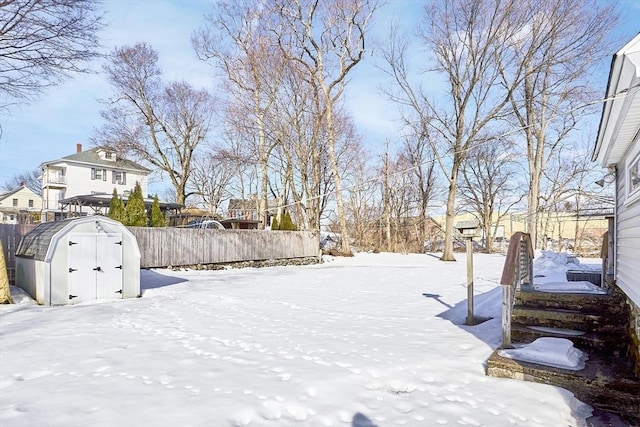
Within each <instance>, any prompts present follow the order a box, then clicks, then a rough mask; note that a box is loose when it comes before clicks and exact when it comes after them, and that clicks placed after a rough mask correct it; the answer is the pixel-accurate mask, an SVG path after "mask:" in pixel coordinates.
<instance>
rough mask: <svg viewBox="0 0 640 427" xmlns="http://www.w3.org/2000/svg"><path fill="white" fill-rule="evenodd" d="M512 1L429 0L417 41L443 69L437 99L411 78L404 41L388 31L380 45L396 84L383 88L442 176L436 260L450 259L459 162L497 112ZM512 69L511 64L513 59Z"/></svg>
mask: <svg viewBox="0 0 640 427" xmlns="http://www.w3.org/2000/svg"><path fill="white" fill-rule="evenodd" d="M515 4H517V2H514V1H498V0H489V1H486V0H455V1H446V2H436V1H434V2H432V3H431V7H427V8H425V10H426V13H427V26H426V29H425V31H423V32H422V34H421V40H422V43H423V45H424V46H425V47H427V48H429V49H430V51H431V52H432V54H433V56H434V58H433V59H434V61H435V67H434V70H435V71H438V72H439V73H440V74H441V75H442V76H444V78H445V83H446V85H447V86H446V101H444V102H442V103H441V104H440V105H438V104H437V103H436V101H435V100H434V97H433V96H431V95H430V94H429V93H428V92H427V91H426V90H425V89H424V86H423V85H420V84H417V83H415V82H414V81H412V80H411V78H410V73H409V69H408V64H407V57H408V43H407V41H406V39H404V40H403V39H402V38H401V37H399V36H398V34H397V32H396V31H395V30H394V31H393V32H392V34H391V37H390V44H389V47H388V48H387V49H386V50H385V52H384V59H385V62H386V63H387V65H388V68H387V72H388V74H389V75H390V76H391V77H392V78H393V80H394V81H395V83H396V87H397V89H396V90H395V91H388V93H387V94H388V95H389V97H390V99H392V100H393V101H395V102H397V103H399V104H400V105H401V106H402V107H404V108H405V109H406V110H408V111H409V113H407V114H408V115H407V116H406V121H407V122H408V123H411V124H413V126H414V127H416V128H423V129H428V132H426V134H425V136H426V137H428V138H429V142H430V144H431V146H432V149H433V152H434V153H435V155H436V158H437V162H438V164H439V166H440V167H441V168H442V171H443V173H444V175H445V177H446V179H447V180H448V184H449V188H448V194H447V202H446V220H445V242H444V251H443V254H442V257H441V260H443V261H454V260H455V258H454V256H453V232H454V228H453V225H454V224H453V221H454V217H455V201H456V193H457V190H458V178H459V172H460V167H461V166H462V164H463V163H464V161H465V159H466V157H467V152H468V150H469V148H470V147H472V146H473V145H474V144H475V143H476V141H477V140H478V138H479V136H480V135H481V132H483V131H484V130H485V129H486V128H487V127H489V126H490V125H491V123H492V122H494V121H495V120H496V119H499V118H501V117H502V115H503V111H504V107H505V105H506V103H507V101H508V99H509V93H510V88H509V87H508V86H506V87H504V86H503V87H502V88H500V87H499V86H498V83H500V77H501V74H500V71H501V67H502V66H504V65H505V64H509V65H511V64H512V60H513V54H512V53H511V52H510V51H509V50H508V49H507V48H506V46H507V44H506V43H505V40H509V39H510V38H511V37H513V36H514V35H516V34H517V33H518V32H519V31H520V29H521V28H522V26H523V25H524V22H526V20H525V19H523V18H522V17H521V16H519V15H518V14H516V13H515V12H516V9H515ZM516 18H517V19H516ZM514 20H515V21H514ZM425 68H427V67H426V66H425ZM512 68H513V69H514V70H517V69H518V67H517V64H516V65H513V66H512ZM514 75H515V76H517V72H516V73H514ZM516 80H517V79H516Z"/></svg>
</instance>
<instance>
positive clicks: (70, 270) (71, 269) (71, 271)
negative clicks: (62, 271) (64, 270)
mask: <svg viewBox="0 0 640 427" xmlns="http://www.w3.org/2000/svg"><path fill="white" fill-rule="evenodd" d="M74 271H78V269H77V268H71V267H69V273H73V272H74Z"/></svg>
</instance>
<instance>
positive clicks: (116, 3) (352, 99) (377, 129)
mask: <svg viewBox="0 0 640 427" xmlns="http://www.w3.org/2000/svg"><path fill="white" fill-rule="evenodd" d="M603 1H606V0H603ZM210 4H211V1H210V0H106V1H105V2H104V8H105V13H106V20H107V22H108V24H109V25H108V26H107V28H106V29H105V31H103V33H102V34H101V37H102V44H103V46H104V51H105V52H110V51H111V50H113V48H114V47H116V46H122V45H125V44H127V45H133V44H135V43H137V42H142V41H144V42H147V43H149V44H151V45H152V46H153V47H154V48H155V49H156V50H158V52H159V55H160V66H161V68H162V70H163V73H164V76H165V78H166V79H167V80H186V81H188V82H189V83H191V84H192V85H194V86H201V87H209V88H213V87H215V86H216V82H215V81H214V79H213V74H212V70H211V68H210V66H209V65H207V64H205V63H203V62H201V61H199V60H197V58H196V57H195V54H194V52H193V49H192V47H191V41H190V37H191V33H192V32H193V31H194V30H196V29H197V28H199V27H200V26H201V25H202V24H203V23H204V19H203V15H204V13H206V12H207V11H208V10H209V7H210ZM422 4H424V1H422V0H391V1H387V4H386V5H385V6H384V7H383V8H382V9H381V10H380V11H379V14H378V17H377V18H376V20H375V21H374V32H375V33H376V34H378V35H382V34H384V31H385V30H386V28H387V27H388V22H389V21H390V20H391V19H397V20H398V22H400V23H401V25H402V26H403V27H406V28H407V29H413V28H414V27H415V26H416V25H417V23H418V22H419V20H420V19H421V18H422V14H421V13H420V12H421V10H422V7H421V6H422ZM619 9H620V11H621V21H620V25H619V26H618V28H616V29H615V36H616V37H619V38H620V40H621V45H622V44H623V43H624V42H626V41H628V40H629V39H631V38H632V37H633V36H634V35H635V34H637V33H638V31H640V23H639V22H640V20H639V19H638V17H639V16H640V0H621V1H620V2H619ZM613 53H614V52H608V53H606V55H605V57H606V59H605V60H603V61H602V66H601V67H599V69H600V68H601V71H599V73H600V74H602V75H601V77H599V81H600V82H601V85H602V93H603V94H604V91H605V88H606V83H607V77H608V70H609V63H610V59H611V55H612V54H613ZM375 61H376V55H375V52H374V54H373V55H370V56H367V57H366V58H365V61H364V62H363V63H361V64H360V65H359V66H358V67H356V69H355V72H354V73H353V75H352V77H351V81H350V86H349V88H348V91H347V92H346V93H345V101H346V103H347V107H348V109H349V111H350V113H351V115H352V116H353V118H354V120H355V122H356V124H357V126H358V127H359V129H360V131H361V132H362V134H363V135H365V143H367V144H369V145H372V146H378V147H380V146H382V144H383V142H384V140H385V138H392V139H393V138H394V134H397V122H396V121H395V120H394V117H395V116H396V113H395V107H394V106H393V105H392V104H390V103H389V102H388V101H385V99H384V97H383V96H382V95H381V94H380V93H379V91H378V86H379V85H380V84H381V83H382V80H381V76H380V72H379V71H378V70H377V69H376V68H375ZM100 67H101V64H100V63H96V64H95V66H94V67H93V68H94V69H95V70H96V71H100ZM110 91H111V89H110V87H109V85H108V84H107V83H106V80H105V79H104V78H103V77H102V75H101V74H99V73H97V74H90V75H76V76H73V77H72V78H71V79H69V80H67V81H66V82H65V83H64V84H63V85H61V86H59V87H56V88H52V89H50V90H48V91H46V92H45V93H44V94H42V96H41V97H40V98H39V99H37V100H36V101H34V102H33V103H31V104H29V105H20V106H14V107H12V109H11V111H10V112H9V114H7V113H5V112H2V115H1V116H0V124H1V125H2V135H1V136H0V184H2V183H4V182H5V181H8V180H9V179H10V178H11V177H12V176H14V175H16V174H19V173H24V172H29V171H31V170H34V169H36V168H37V167H38V165H40V164H41V163H42V162H45V161H48V160H55V159H58V158H60V157H62V156H66V155H69V154H73V153H74V152H75V147H76V144H77V143H81V144H83V145H84V147H85V148H89V147H90V143H89V138H90V136H91V135H92V133H93V130H94V128H97V127H100V125H101V123H102V119H101V117H100V110H101V109H103V105H102V104H101V103H100V102H99V101H98V100H99V99H101V98H102V99H105V98H107V97H108V96H109V95H110ZM594 138H595V135H594ZM161 189H162V187H161V184H160V183H153V182H151V183H150V191H151V192H156V191H157V192H160V190H161Z"/></svg>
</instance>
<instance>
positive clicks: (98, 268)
mask: <svg viewBox="0 0 640 427" xmlns="http://www.w3.org/2000/svg"><path fill="white" fill-rule="evenodd" d="M93 271H102V268H100V266H97V267H96V268H94V269H93Z"/></svg>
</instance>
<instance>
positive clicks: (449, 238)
mask: <svg viewBox="0 0 640 427" xmlns="http://www.w3.org/2000/svg"><path fill="white" fill-rule="evenodd" d="M456 177H457V172H455V171H454V173H453V176H452V177H451V184H450V185H449V194H448V195H447V213H446V217H445V223H444V224H445V225H444V227H445V229H444V249H443V251H442V256H441V257H440V261H455V260H456V258H455V257H454V256H453V220H454V218H455V215H456V212H455V202H456V190H457V189H456V187H457V179H456Z"/></svg>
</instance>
